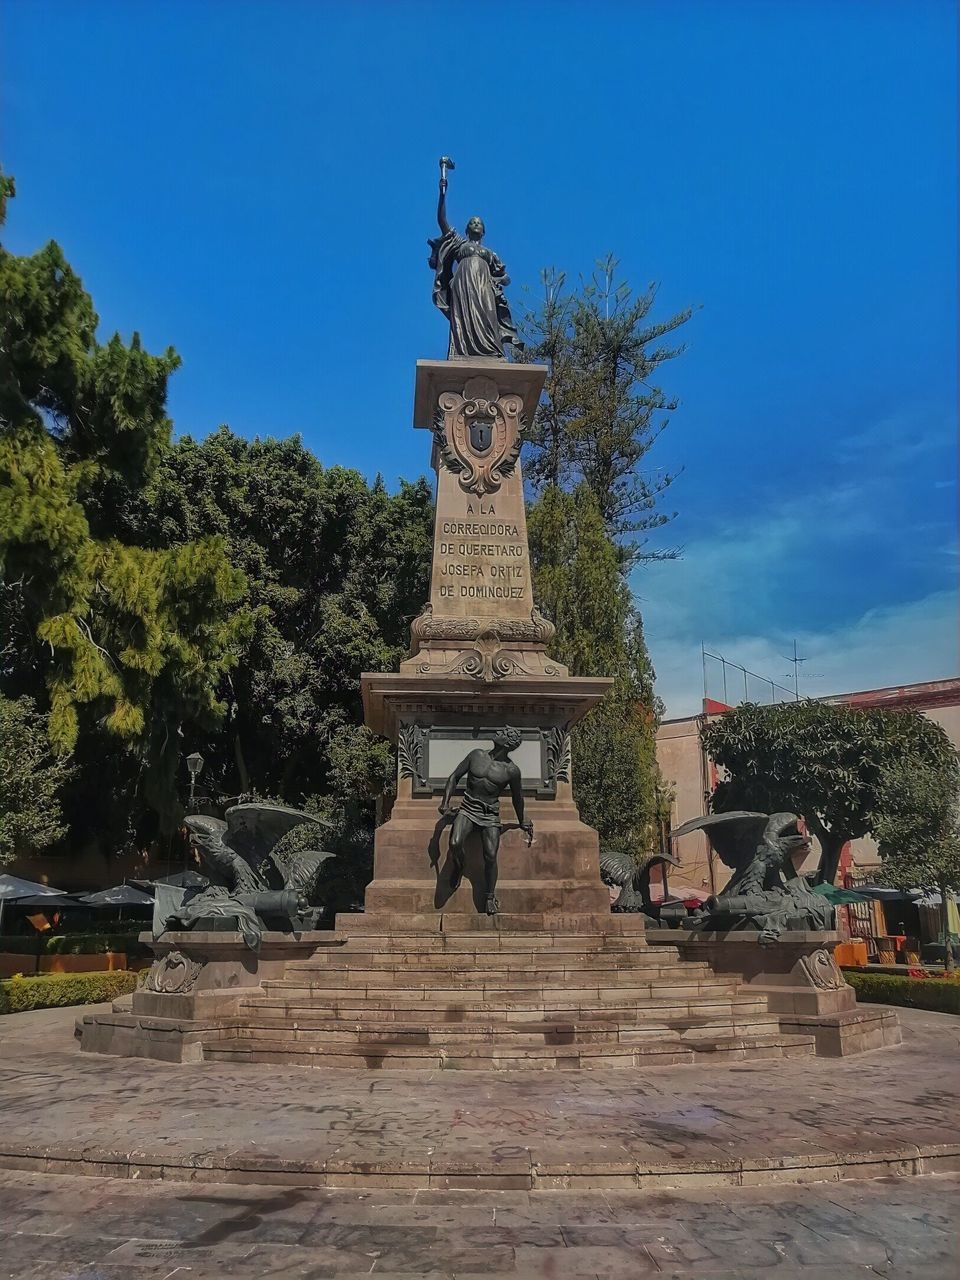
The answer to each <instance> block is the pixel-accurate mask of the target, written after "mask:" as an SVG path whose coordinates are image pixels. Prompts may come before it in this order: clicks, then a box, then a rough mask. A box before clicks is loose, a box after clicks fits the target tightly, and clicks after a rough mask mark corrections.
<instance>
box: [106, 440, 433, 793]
mask: <svg viewBox="0 0 960 1280" xmlns="http://www.w3.org/2000/svg"><path fill="white" fill-rule="evenodd" d="M125 519H126V520H127V522H128V525H129V527H130V528H131V530H132V531H133V532H135V534H136V536H137V537H138V538H141V539H143V540H144V541H147V542H152V543H155V544H157V545H162V546H174V547H175V546H179V545H183V544H189V543H190V542H193V541H196V540H198V539H203V538H206V537H211V536H216V537H219V538H221V539H222V540H223V544H224V546H225V548H226V550H227V554H228V556H229V558H230V560H231V562H232V563H233V564H235V565H236V566H237V567H238V568H240V569H241V570H242V571H243V574H244V578H245V580H246V584H247V596H246V599H247V602H248V605H249V607H250V611H251V614H252V618H253V623H252V627H251V629H250V632H249V635H248V636H247V637H246V638H245V640H244V643H243V645H242V647H241V649H240V650H239V654H238V661H237V664H236V666H235V668H234V669H233V670H231V672H230V673H229V674H228V676H227V677H226V678H225V679H224V680H223V682H222V685H221V696H222V699H223V702H224V705H225V707H226V716H225V718H224V720H223V721H222V722H220V723H219V724H218V725H215V726H212V727H211V728H210V729H209V730H208V731H207V732H206V734H205V735H203V737H202V741H200V740H198V741H200V746H201V750H202V752H203V754H204V757H205V759H208V760H209V775H208V776H209V777H210V778H212V780H213V781H215V783H216V785H217V786H218V787H219V788H220V789H221V790H223V791H225V792H227V793H229V792H239V791H248V790H256V791H257V792H258V793H259V794H261V795H268V794H270V795H277V796H284V797H286V798H287V800H288V801H289V802H291V803H292V802H295V801H296V802H299V801H300V800H302V799H303V798H304V797H307V796H310V795H318V794H323V795H326V794H337V795H345V794H346V793H348V792H349V793H351V794H353V793H358V794H360V795H361V796H364V797H366V798H367V799H368V800H371V801H372V798H373V797H375V796H378V795H379V794H380V793H381V792H382V791H383V789H384V788H385V787H387V788H389V786H390V785H392V781H393V766H392V760H391V756H390V751H389V748H388V747H387V745H386V744H385V743H381V742H380V741H379V740H378V739H376V738H375V737H374V736H373V735H371V734H369V733H368V732H367V730H365V729H363V728H362V727H361V725H362V719H363V715H362V707H361V702H360V673H361V672H362V671H386V670H391V669H392V668H394V667H396V665H397V664H398V663H399V661H400V659H401V657H402V656H404V655H405V652H406V649H407V646H408V644H409V623H410V620H411V618H413V617H414V616H415V615H416V614H417V613H418V612H419V610H420V608H421V607H422V603H423V600H424V599H425V598H426V596H427V594H428V591H429V586H428V583H429V566H430V550H431V546H432V536H433V530H432V521H433V508H432V492H431V490H430V488H429V487H428V485H427V483H426V481H424V480H420V481H417V482H416V483H413V484H408V483H401V485H400V488H399V490H398V492H397V493H396V494H394V495H391V494H389V493H388V492H387V490H386V489H385V487H384V485H383V483H382V482H381V481H380V480H377V481H375V482H374V484H373V485H368V484H367V482H366V481H365V480H364V478H363V477H362V476H361V475H360V474H359V473H358V472H356V471H350V470H347V469H345V468H343V467H330V468H325V467H323V466H322V465H321V463H320V462H319V461H318V460H317V459H316V458H315V457H314V456H313V454H312V453H310V451H309V450H308V449H306V448H305V447H304V445H303V443H302V442H301V440H300V439H299V437H296V436H294V437H290V438H289V439H286V440H274V439H263V440H261V439H256V440H252V441H250V440H245V439H243V438H242V437H240V436H237V435H235V434H234V433H233V432H231V431H230V430H229V429H228V428H227V427H221V428H220V429H219V430H218V431H216V432H214V433H213V434H212V435H210V436H208V437H207V438H206V439H205V440H203V441H200V442H197V441H194V440H192V439H190V438H189V437H184V438H183V439H182V440H180V441H178V443H177V444H176V445H175V446H174V447H173V448H172V449H171V450H170V451H169V452H168V454H167V455H166V457H165V458H164V460H163V462H162V463H161V465H160V467H159V468H158V469H157V472H156V474H155V476H154V478H153V481H152V483H151V485H150V486H149V487H148V489H147V490H146V491H145V492H144V493H143V494H142V495H141V497H140V500H139V501H138V502H137V503H136V504H134V505H132V506H131V507H130V508H128V510H127V512H126V513H125Z"/></svg>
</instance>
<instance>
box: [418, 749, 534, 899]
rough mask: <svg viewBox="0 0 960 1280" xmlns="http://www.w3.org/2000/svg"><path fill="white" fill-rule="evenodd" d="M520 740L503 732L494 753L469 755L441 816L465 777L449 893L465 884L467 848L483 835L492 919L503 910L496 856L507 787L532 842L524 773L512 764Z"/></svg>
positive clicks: (451, 785) (450, 785) (450, 784)
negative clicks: (470, 841) (502, 798)
mask: <svg viewBox="0 0 960 1280" xmlns="http://www.w3.org/2000/svg"><path fill="white" fill-rule="evenodd" d="M521 741H522V738H521V736H520V734H519V733H518V732H517V730H516V729H502V730H500V732H499V733H497V734H495V735H494V739H493V748H492V750H490V751H484V750H482V749H481V748H479V747H478V748H477V749H476V750H475V751H471V752H470V754H469V755H468V756H467V757H466V759H465V760H461V761H460V763H459V764H458V765H457V767H456V768H455V769H454V771H453V773H451V775H450V777H449V778H448V779H447V785H446V787H445V788H444V791H443V800H442V801H441V802H440V812H441V813H449V812H450V800H451V798H452V796H453V791H454V788H455V787H456V785H457V783H458V782H459V781H460V779H461V778H463V777H466V782H465V783H464V792H463V800H462V801H461V804H460V808H459V809H458V810H457V816H456V818H454V821H453V831H452V832H451V833H450V860H451V863H452V870H451V873H450V888H451V890H453V889H456V888H457V887H458V885H459V884H460V881H461V880H462V879H463V856H464V846H465V845H466V842H467V839H468V838H469V836H470V833H471V832H473V831H479V832H480V844H481V847H482V849H483V879H484V889H485V891H486V896H487V900H486V912H487V915H488V916H492V915H496V913H497V912H498V911H499V910H500V904H499V902H498V901H497V896H496V888H497V854H498V852H499V849H500V796H501V795H502V794H503V792H504V791H506V790H507V788H508V787H509V788H510V796H511V799H512V800H513V807H514V809H515V810H516V814H517V822H518V823H519V824H520V828H521V830H522V831H525V832H526V833H527V841H528V843H530V842H532V841H533V823H532V822H527V821H524V817H523V788H522V786H521V783H520V769H519V768H518V766H517V765H515V764H514V763H513V761H512V760H511V759H510V752H511V751H516V750H517V748H518V747H519V746H520V743H521Z"/></svg>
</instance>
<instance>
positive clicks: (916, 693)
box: [657, 678, 960, 896]
mask: <svg viewBox="0 0 960 1280" xmlns="http://www.w3.org/2000/svg"><path fill="white" fill-rule="evenodd" d="M822 701H824V702H832V703H844V704H846V705H847V706H854V707H885V708H889V709H892V710H898V709H902V710H915V711H920V712H922V713H923V715H925V716H929V718H930V719H931V720H934V721H936V723H937V724H939V725H941V726H942V727H943V729H944V731H945V732H946V734H947V736H948V737H949V739H950V741H951V742H952V743H953V745H954V746H955V747H956V748H957V749H958V750H960V679H958V678H951V679H949V680H930V681H926V682H924V683H921V684H906V685H897V686H896V687H894V688H890V689H866V690H861V691H859V692H857V693H839V694H833V695H831V696H830V697H828V698H823V699H822ZM730 709H731V708H730V706H728V705H727V704H725V703H723V702H716V701H714V700H713V699H710V698H705V699H704V701H703V710H702V711H701V713H700V714H699V715H696V716H684V717H681V718H679V719H675V720H664V722H663V723H662V724H661V726H660V729H659V732H658V733H657V760H658V762H659V765H660V771H661V773H662V774H663V779H664V782H665V783H666V784H667V785H668V786H669V787H670V788H672V790H673V807H672V813H671V827H672V828H676V827H678V826H680V825H681V824H682V823H684V822H689V821H690V819H691V818H699V817H702V816H703V815H705V814H706V813H707V812H708V805H709V799H710V793H711V791H712V790H713V788H714V786H715V785H716V782H717V774H716V769H715V767H714V764H713V762H712V761H711V760H710V759H709V758H708V757H707V756H706V755H705V754H704V752H703V751H702V750H701V748H700V728H701V725H703V724H704V723H705V722H706V721H709V720H710V719H712V718H714V717H716V716H720V715H723V714H724V712H725V711H729V710H730ZM673 854H674V856H675V857H676V858H677V859H678V861H679V863H680V866H679V867H678V868H677V869H675V870H673V871H671V874H670V888H671V892H673V893H676V894H678V895H681V896H682V893H683V890H684V889H688V890H690V891H692V892H694V893H701V894H703V893H716V892H718V891H719V890H720V889H722V888H723V886H724V884H725V883H726V881H727V879H728V878H729V872H728V871H727V868H726V867H725V866H724V865H723V863H722V862H720V861H719V860H718V859H717V858H716V857H715V856H714V855H713V853H712V852H711V850H710V845H709V842H708V840H707V838H706V836H705V835H704V834H703V833H702V832H699V831H698V832H694V833H693V834H692V835H688V836H682V837H681V838H680V839H678V840H675V841H674V848H673ZM819 856H820V851H819V849H818V848H816V847H814V849H813V850H812V851H811V854H810V855H809V857H808V859H807V861H806V863H805V864H804V865H803V868H802V869H803V870H808V869H812V867H813V866H815V865H816V862H817V860H818V859H819ZM878 863H879V858H878V855H877V846H876V844H875V843H874V841H873V840H871V839H869V838H864V839H862V840H853V841H851V842H850V844H848V845H847V846H845V848H844V853H843V857H842V859H841V864H840V872H841V875H843V876H846V875H852V876H862V875H866V876H869V875H871V874H872V872H873V871H875V870H876V867H877V865H878Z"/></svg>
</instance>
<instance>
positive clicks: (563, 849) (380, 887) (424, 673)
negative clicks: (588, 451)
mask: <svg viewBox="0 0 960 1280" xmlns="http://www.w3.org/2000/svg"><path fill="white" fill-rule="evenodd" d="M545 376H546V368H545V367H544V366H541V365H523V364H510V363H508V362H507V361H503V360H481V359H471V360H450V361H447V360H440V361H420V362H419V363H418V365H417V385H416V398H415V407H414V425H415V426H417V427H421V428H425V429H429V430H430V431H431V432H432V433H433V454H432V463H433V466H434V468H435V469H436V472H437V511H436V522H435V526H434V548H433V569H432V575H431V584H430V599H429V601H428V602H427V603H426V605H425V607H424V610H423V612H422V613H421V614H420V615H419V617H417V618H416V619H415V620H414V622H413V624H412V626H411V652H410V656H409V657H408V658H407V659H406V661H404V662H402V663H401V665H400V671H399V672H398V673H396V674H392V675H384V674H373V673H370V674H365V675H364V676H363V678H362V688H363V698H364V708H365V714H366V722H367V724H368V725H369V726H370V727H371V728H372V729H374V730H375V731H377V732H379V733H383V734H385V735H386V736H388V737H389V738H391V739H392V740H393V741H394V742H397V743H398V746H399V769H398V780H397V799H396V803H395V804H394V807H393V810H392V813H391V816H390V819H389V821H388V822H386V823H385V824H384V825H383V826H381V827H380V828H379V829H378V831H377V833H376V842H375V862H374V880H373V882H372V884H371V885H370V886H369V888H368V890H367V895H366V910H365V914H364V916H362V917H341V918H340V920H339V921H338V924H339V925H340V926H342V927H348V928H355V929H363V928H370V929H377V930H382V929H383V928H385V927H387V928H400V927H404V926H407V927H414V928H446V929H449V928H495V927H498V928H503V927H510V928H528V929H536V928H552V927H561V926H563V927H567V928H571V929H584V930H591V931H595V930H596V929H599V928H608V927H613V924H615V923H616V919H618V918H614V919H613V921H612V922H611V916H610V911H609V895H608V893H607V890H606V888H605V887H604V886H603V884H602V883H601V881H600V874H599V861H598V840H597V834H596V832H595V831H594V830H593V829H592V828H591V827H588V826H586V825H585V824H584V823H583V822H581V821H580V815H579V813H578V812H577V809H576V806H575V804H574V802H573V792H572V785H571V784H572V777H571V768H572V766H571V759H570V739H569V731H570V728H571V726H572V725H573V724H574V723H575V722H576V721H577V720H579V719H580V718H581V716H583V715H585V714H586V713H587V712H588V711H589V709H590V708H591V707H592V706H594V705H595V704H596V703H597V702H598V701H599V700H600V698H601V697H602V696H603V694H604V693H605V692H606V691H607V689H608V688H609V687H610V685H611V684H612V681H611V680H608V679H588V678H577V677H572V676H570V675H569V674H568V671H567V668H566V667H565V666H563V664H562V663H560V662H557V661H556V660H555V659H553V658H552V657H551V656H550V652H549V645H550V641H551V640H552V638H553V636H554V628H553V625H552V623H550V622H549V621H548V620H547V619H546V618H545V617H543V615H542V614H541V613H540V612H539V610H538V609H537V607H536V604H535V602H534V599H533V590H532V578H531V573H530V555H529V549H528V544H527V527H526V516H525V512H524V501H523V481H522V476H521V471H520V460H519V455H520V449H521V445H522V443H523V432H524V430H525V429H526V427H527V425H528V423H529V421H530V419H531V418H532V417H533V413H534V410H535V408H536V404H537V400H538V398H539V395H540V391H541V389H542V386H543V382H544V378H545ZM506 724H509V725H512V726H513V727H514V728H517V729H519V730H520V731H521V733H522V734H523V737H524V741H523V744H522V746H521V748H520V750H519V751H518V752H516V753H515V754H514V757H513V758H514V759H515V761H516V763H518V764H519V765H521V768H522V772H523V775H524V796H525V806H526V813H527V816H528V817H529V818H531V819H532V820H533V823H534V830H535V838H534V843H533V844H532V845H531V846H528V845H527V842H526V839H525V837H524V835H523V833H522V832H521V831H520V830H518V829H517V827H516V819H515V815H514V812H513V807H512V804H511V803H510V801H509V798H506V799H504V800H503V801H502V802H501V817H502V821H503V837H502V841H501V846H500V880H499V884H498V887H497V896H498V898H499V900H500V903H501V915H500V916H498V917H495V918H494V919H493V920H491V919H490V918H488V917H486V916H484V915H482V914H480V913H481V911H482V906H483V893H482V884H483V880H482V863H481V857H480V851H479V848H477V849H474V850H468V857H467V864H466V874H465V876H464V880H463V883H462V884H461V885H460V887H459V888H458V889H457V890H456V892H454V893H451V891H450V888H449V884H448V883H447V880H448V875H447V873H448V867H447V858H446V850H447V844H448V842H449V834H450V826H451V819H450V818H441V816H440V814H439V813H438V811H437V806H438V802H439V799H440V795H441V792H442V787H443V780H444V778H445V776H446V774H447V773H449V772H450V771H451V770H452V769H453V767H454V766H455V765H456V764H457V763H458V762H459V760H460V759H462V758H463V757H464V756H466V755H467V754H468V752H469V751H470V750H472V749H473V748H475V747H477V746H489V736H488V735H489V733H490V732H491V731H492V730H493V729H495V728H498V727H502V726H503V725H506ZM443 919H446V922H447V923H446V924H443V923H442V920H443ZM564 922H566V923H565V925H564Z"/></svg>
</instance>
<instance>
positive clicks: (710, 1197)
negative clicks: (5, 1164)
mask: <svg viewBox="0 0 960 1280" xmlns="http://www.w3.org/2000/svg"><path fill="white" fill-rule="evenodd" d="M0 1205H2V1210H0V1212H2V1218H3V1233H2V1237H0V1280H166V1278H167V1277H177V1278H178V1280H208V1278H209V1280H213V1278H217V1280H219V1278H220V1277H226V1276H230V1277H235V1278H236V1280H248V1278H249V1280H260V1278H261V1277H272V1276H277V1277H281V1276H282V1277H285V1278H291V1280H292V1278H301V1280H323V1278H325V1277H334V1276H336V1277H342V1278H343V1280H349V1277H351V1276H360V1275H371V1274H372V1276H373V1277H374V1280H377V1278H379V1280H389V1278H390V1277H394V1278H398V1277H401V1276H403V1277H407V1276H410V1275H422V1276H430V1277H433V1278H434V1280H444V1278H450V1277H460V1276H505V1277H513V1280H526V1278H532V1277H540V1278H541V1280H566V1278H567V1277H570V1278H571V1280H581V1278H586V1277H595V1278H596V1280H620V1278H621V1277H623V1280H638V1278H640V1277H644V1276H660V1277H665V1278H668V1277H674V1278H675V1280H735V1278H736V1280H760V1278H761V1277H763V1276H765V1275H766V1273H768V1272H769V1273H772V1275H773V1276H775V1277H777V1278H780V1280H855V1278H856V1277H865V1278H867V1277H870V1278H872V1277H876V1276H886V1277H890V1278H891V1280H894V1278H895V1280H956V1277H957V1275H958V1274H960V1257H958V1253H957V1240H956V1228H957V1222H958V1217H960V1178H958V1177H957V1176H956V1175H944V1176H942V1177H936V1176H931V1177H918V1178H896V1179H879V1180H874V1181H869V1182H854V1183H841V1184H837V1183H820V1184H817V1185H814V1186H804V1187H756V1188H736V1189H724V1190H706V1189H701V1190H691V1191H688V1192H661V1191H657V1192H639V1191H638V1192H628V1193H617V1192H588V1193H582V1194H581V1193H576V1192H534V1193H526V1192H519V1191H502V1192H497V1191H476V1192H466V1191H461V1192H456V1191H419V1192H413V1191H411V1192H403V1191H392V1190H383V1191H374V1192H371V1193H369V1194H365V1193H358V1192H353V1191H326V1190H314V1189H309V1188H292V1187H291V1188H284V1187H253V1186H246V1187H241V1186H223V1185H214V1184H211V1185H205V1186H193V1185H191V1184H187V1183H173V1182H129V1181H127V1182H119V1181H114V1180H107V1179H97V1178H88V1177H76V1176H72V1175H60V1176H57V1175H50V1174H30V1173H13V1172H6V1173H3V1172H0Z"/></svg>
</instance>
